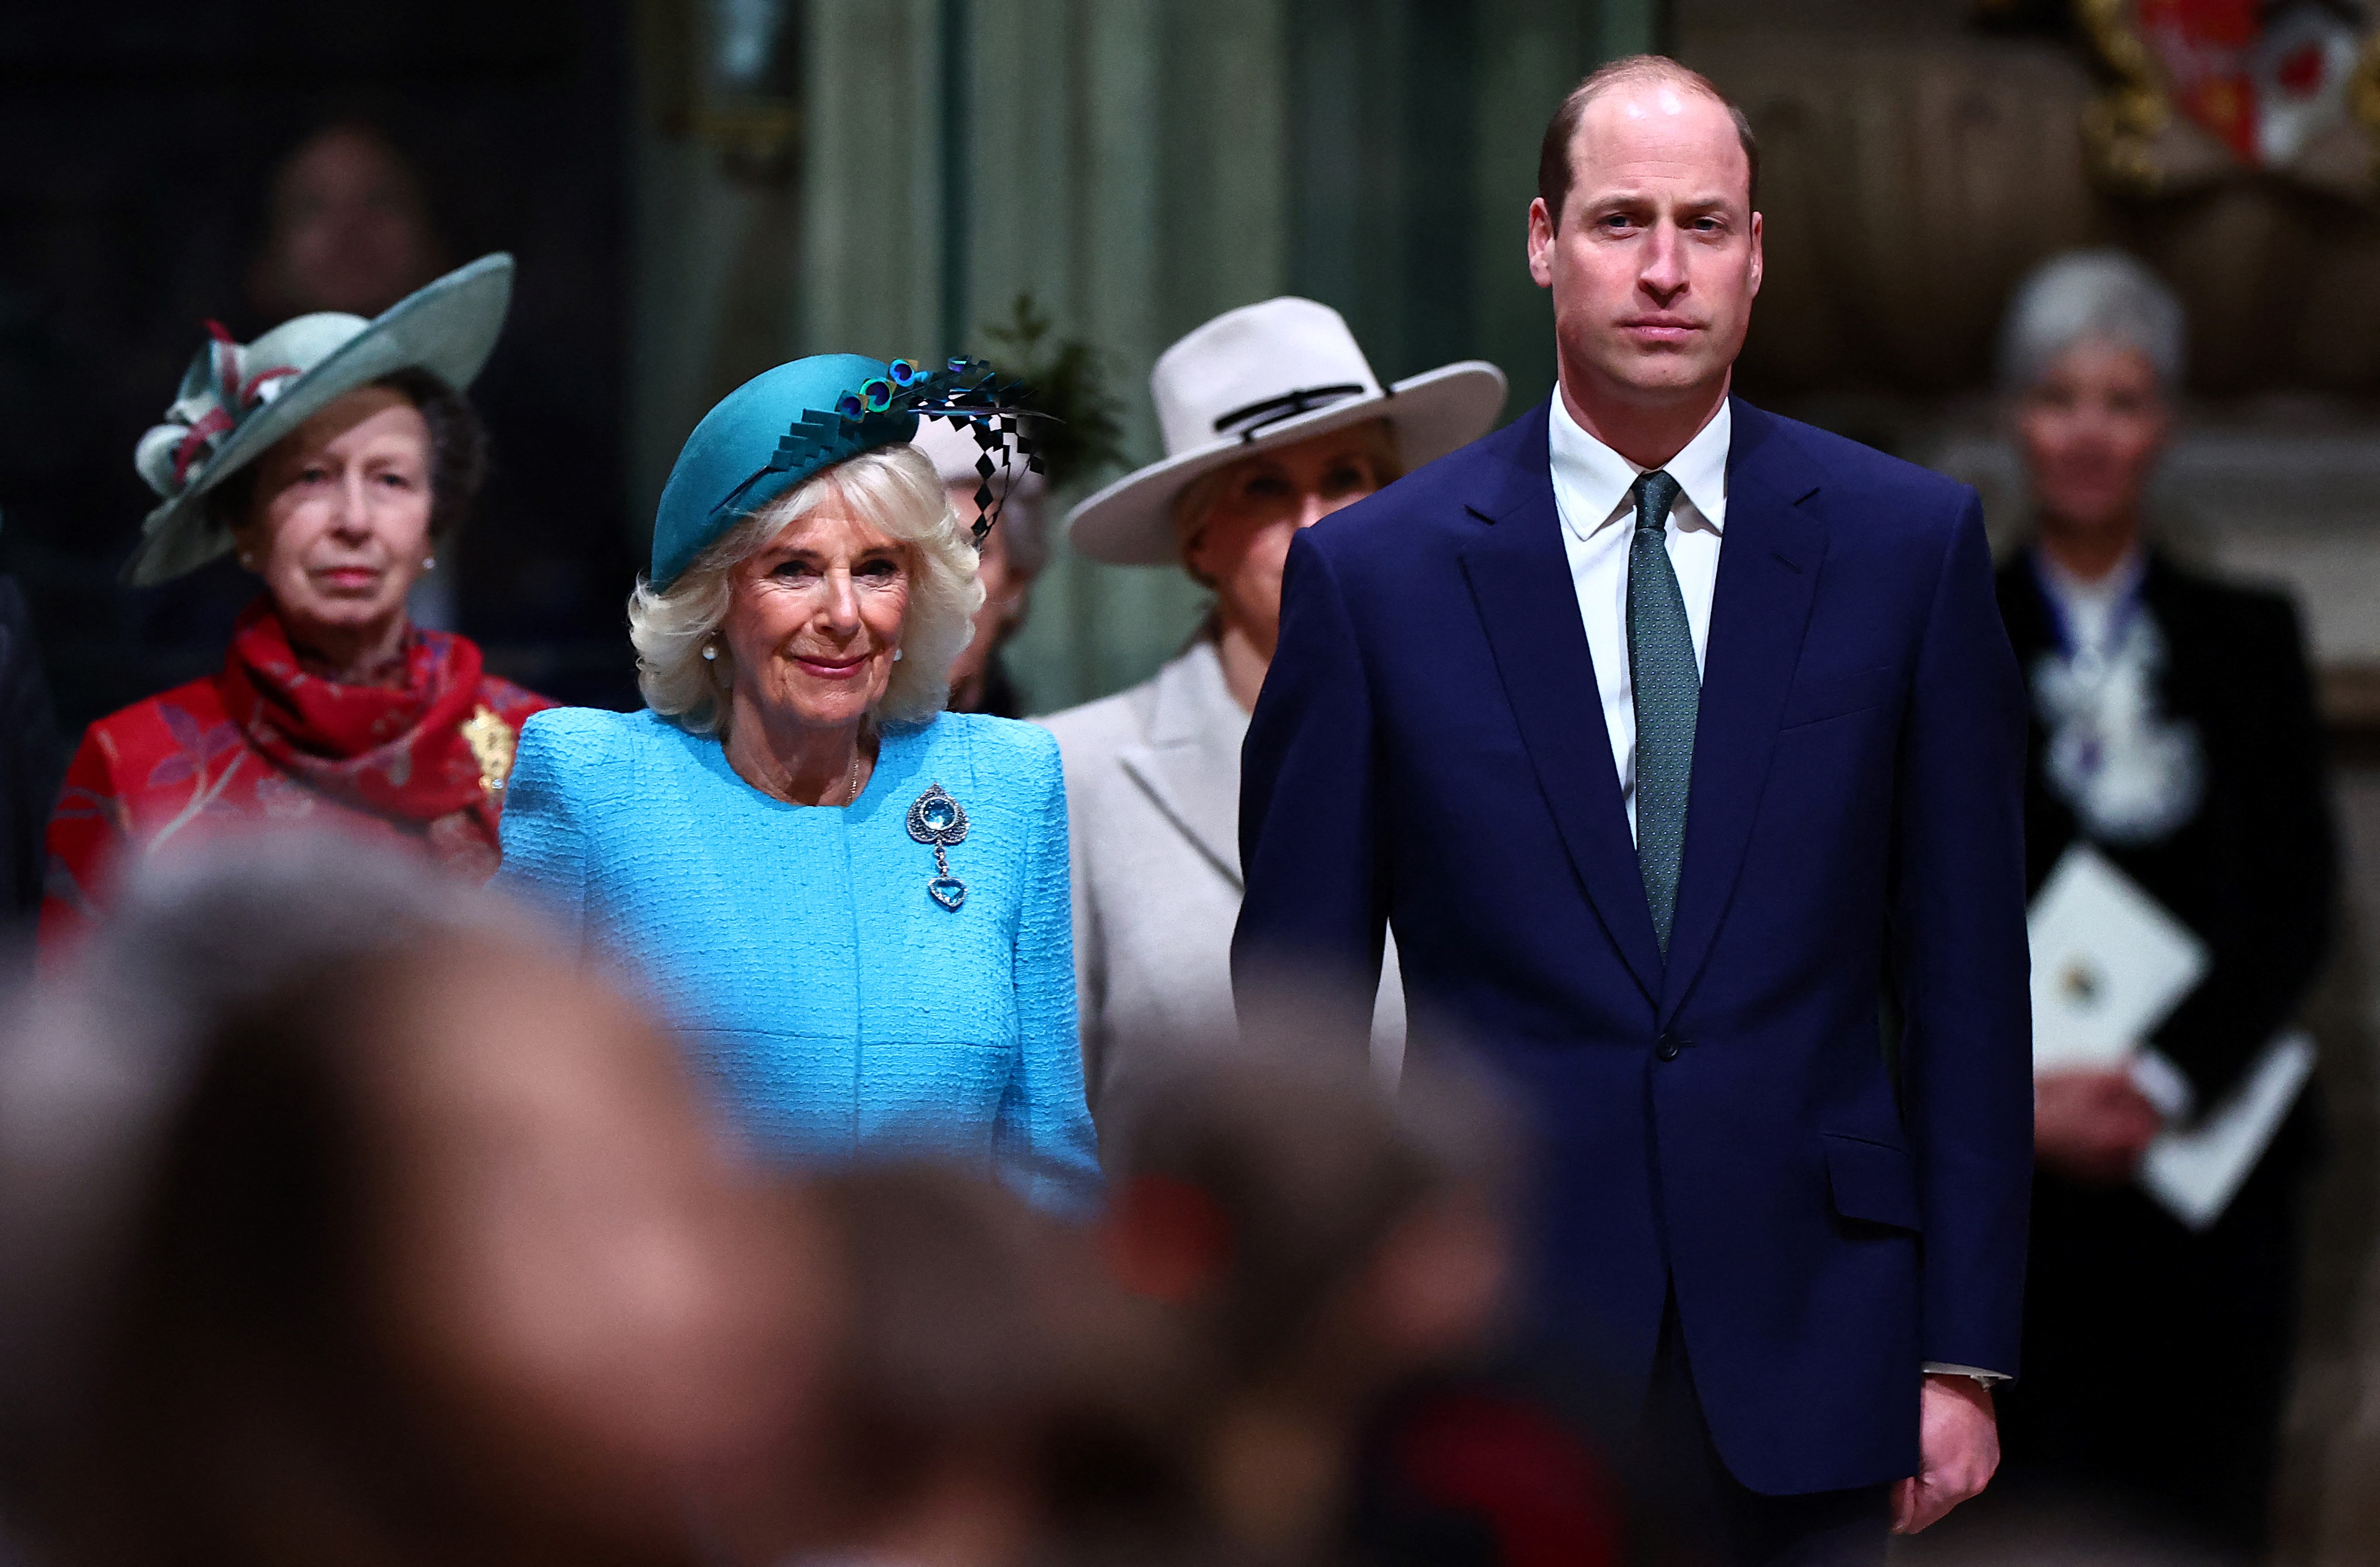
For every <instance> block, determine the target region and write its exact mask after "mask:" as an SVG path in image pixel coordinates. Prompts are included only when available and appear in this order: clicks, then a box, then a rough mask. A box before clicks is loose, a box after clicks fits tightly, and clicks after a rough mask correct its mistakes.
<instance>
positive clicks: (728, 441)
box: [650, 354, 1041, 589]
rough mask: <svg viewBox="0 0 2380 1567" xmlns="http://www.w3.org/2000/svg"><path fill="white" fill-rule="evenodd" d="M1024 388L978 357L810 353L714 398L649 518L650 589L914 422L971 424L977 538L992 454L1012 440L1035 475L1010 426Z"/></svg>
mask: <svg viewBox="0 0 2380 1567" xmlns="http://www.w3.org/2000/svg"><path fill="white" fill-rule="evenodd" d="M1021 390H1022V389H1021V388H1019V387H1018V386H1017V385H1016V384H1015V383H1013V382H1011V383H1002V382H1001V381H999V379H998V378H997V377H996V376H995V375H994V373H993V371H992V370H991V367H990V365H987V364H985V363H984V362H983V361H981V360H979V359H953V360H951V361H950V363H949V366H948V368H946V369H943V370H922V369H920V368H918V367H917V365H916V364H914V363H913V362H911V361H910V360H907V359H894V360H893V361H892V363H890V364H886V363H885V362H883V361H882V360H880V359H871V358H868V357H867V356H865V355H862V354H814V355H812V356H810V357H809V358H806V359H795V360H794V361H793V362H792V363H791V364H783V365H779V366H778V367H777V368H776V369H774V370H763V371H761V372H760V373H759V375H756V376H754V377H753V378H752V379H751V380H749V381H747V382H746V383H744V384H743V385H741V386H739V387H737V388H736V389H735V391H733V392H730V393H729V394H727V395H726V396H724V397H722V398H721V399H720V402H719V406H718V407H714V408H712V409H711V410H710V412H709V413H707V414H705V415H703V416H702V422H701V423H700V424H698V425H696V426H695V427H694V433H693V434H691V435H689V436H687V437H686V445H685V446H684V448H682V449H681V450H680V451H679V453H678V455H677V464H676V466H675V467H674V468H671V469H670V476H669V482H668V483H667V484H665V485H663V486H662V504H661V510H660V512H659V514H658V515H657V516H655V517H654V519H653V564H652V575H651V577H650V582H651V584H652V586H653V587H655V588H657V589H667V588H668V587H669V586H670V584H671V583H673V582H674V581H676V580H677V578H678V576H679V574H680V573H682V572H684V571H685V570H686V567H688V566H690V565H693V564H694V563H695V561H696V560H697V558H698V557H699V556H700V555H701V553H702V552H703V551H705V550H707V549H709V548H710V546H711V545H712V544H714V543H716V542H718V541H719V539H720V538H721V536H722V535H723V534H725V533H726V532H727V530H728V529H729V528H733V527H735V525H736V524H737V523H738V522H741V521H742V520H743V519H744V518H746V517H747V516H751V515H752V514H753V513H755V512H757V511H759V510H761V509H762V508H764V507H766V506H767V505H768V504H770V503H771V501H774V500H776V499H777V498H778V497H779V496H781V495H783V494H784V493H785V492H787V491H789V490H791V489H793V488H794V486H795V485H797V484H799V483H801V482H802V481H803V480H807V479H809V478H812V477H814V476H816V475H817V474H819V473H821V472H823V471H824V470H825V469H827V468H832V467H833V466H834V465H835V464H836V463H839V462H843V461H844V460H845V459H846V458H850V457H856V456H859V454H860V453H862V452H869V451H873V450H875V449H876V448H877V447H879V446H890V445H894V444H896V443H901V442H905V441H907V440H909V439H910V438H911V437H912V436H914V435H916V434H917V420H918V419H920V418H921V417H923V418H929V419H944V420H946V421H948V422H949V423H951V424H953V425H958V426H964V427H966V428H968V429H969V430H971V431H972V432H973V433H974V435H975V437H976V440H977V443H978V444H979V445H981V446H982V447H983V449H984V456H982V457H981V458H980V459H979V460H978V461H977V465H976V468H977V472H978V473H979V474H980V475H981V476H982V477H983V479H984V480H985V485H984V487H983V488H982V489H980V490H978V492H977V507H978V511H979V514H981V515H978V516H977V521H976V526H975V534H976V539H977V541H978V542H980V541H982V538H983V535H984V534H985V533H986V532H988V531H990V528H991V523H992V521H993V520H994V519H996V517H997V515H998V507H997V504H996V499H995V497H994V496H993V495H992V494H991V492H990V479H991V476H992V474H993V473H994V472H995V471H996V468H995V465H994V463H993V460H992V459H993V457H994V456H995V455H997V456H999V457H1000V459H1001V462H1002V464H1003V465H1004V464H1005V463H1006V461H1007V454H1008V452H1009V451H1010V450H1011V447H1012V445H1021V448H1022V455H1023V456H1024V458H1025V462H1026V468H1028V469H1029V470H1030V471H1032V472H1036V473H1038V472H1039V471H1040V470H1041V463H1040V459H1039V458H1038V457H1037V456H1034V455H1033V452H1032V443H1031V442H1030V440H1029V438H1025V437H1023V435H1022V431H1020V430H1019V428H1018V421H1019V419H1020V418H1025V417H1031V416H1029V415H1026V412H1025V410H1023V409H1021V408H1019V407H1016V406H1015V401H1016V398H1017V396H1018V395H1019V394H1020V392H1021ZM987 508H988V510H987Z"/></svg>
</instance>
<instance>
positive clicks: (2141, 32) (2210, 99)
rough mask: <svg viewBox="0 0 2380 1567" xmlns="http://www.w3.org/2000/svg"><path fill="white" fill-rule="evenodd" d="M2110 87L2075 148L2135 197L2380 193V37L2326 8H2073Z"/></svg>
mask: <svg viewBox="0 0 2380 1567" xmlns="http://www.w3.org/2000/svg"><path fill="white" fill-rule="evenodd" d="M2074 18H2075V21H2076V23H2077V24H2078V27H2079V30H2081V32H2082V34H2083V37H2084V38H2085V39H2086V40H2087V41H2088V43H2089V45H2090V47H2091V49H2092V51H2093V53H2094V54H2095V55H2097V57H2098V61H2099V64H2100V65H2101V66H2102V67H2104V68H2105V69H2106V71H2107V73H2108V75H2109V76H2111V77H2112V78H2113V81H2112V83H2111V84H2110V85H2109V86H2108V87H2107V90H2106V91H2103V92H2101V93H2100V94H2099V96H2098V97H2096V98H2095V99H2094V100H2093V101H2092V102H2091V103H2090V104H2089V105H2088V106H2086V107H2085V108H2084V110H2083V146H2084V149H2085V152H2086V153H2087V154H2088V156H2089V158H2090V160H2091V163H2092V165H2093V168H2094V170H2095V172H2096V173H2097V174H2098V176H2100V177H2101V178H2102V179H2104V180H2106V181H2107V183H2109V184H2111V185H2114V186H2116V187H2118V188H2122V189H2125V190H2129V191H2131V192H2133V193H2134V194H2138V195H2146V196H2155V195H2164V194H2168V193H2171V192H2174V191H2179V190H2184V189H2190V188H2203V187H2205V186H2208V185H2213V184H2216V183H2218V182H2220V181H2223V180H2227V179H2231V178H2236V177H2238V176H2241V175H2243V174H2264V175H2272V176H2279V177H2281V178H2283V179H2286V180H2289V182H2291V183H2293V184H2297V185H2301V186H2305V187H2310V188H2313V189H2317V190H2321V191H2325V192H2326V193H2328V194H2331V195H2334V196H2343V197H2347V198H2350V199H2351V200H2371V199H2373V198H2374V197H2375V196H2380V30H2375V28H2374V24H2373V22H2372V21H2371V20H2370V19H2368V18H2365V17H2364V16H2362V14H2361V13H2359V12H2357V11H2356V10H2354V9H2353V8H2351V7H2350V6H2343V5H2338V4H2336V3H2332V0H2282V3H2280V4H2273V5H2264V6H2242V5H2240V3H2239V0H2074Z"/></svg>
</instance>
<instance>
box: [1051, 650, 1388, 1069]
mask: <svg viewBox="0 0 2380 1567" xmlns="http://www.w3.org/2000/svg"><path fill="white" fill-rule="evenodd" d="M1037 722H1038V723H1041V724H1043V725H1044V726H1046V727H1047V728H1048V729H1049V730H1050V732H1051V733H1052V734H1054V735H1057V736H1058V749H1059V752H1060V754H1061V755H1062V758H1063V759H1064V762H1065V771H1066V809H1067V814H1068V817H1069V819H1070V821H1071V824H1072V832H1073V839H1074V872H1075V975H1076V978H1077V981H1078V984H1079V987H1080V989H1079V996H1080V1001H1081V1010H1082V1029H1083V1078H1084V1082H1085V1083H1086V1084H1087V1086H1088V1087H1089V1090H1090V1096H1091V1104H1092V1107H1093V1108H1094V1109H1097V1108H1098V1107H1099V1100H1100V1098H1101V1096H1102V1095H1103V1094H1104V1093H1105V1092H1106V1091H1107V1090H1108V1089H1109V1088H1111V1087H1112V1086H1113V1085H1114V1083H1115V1082H1116V1080H1117V1079H1118V1077H1119V1075H1128V1074H1129V1073H1130V1072H1131V1070H1132V1065H1133V1060H1134V1054H1135V1048H1138V1049H1140V1050H1144V1051H1145V1050H1147V1049H1149V1048H1152V1047H1157V1046H1163V1045H1167V1044H1196V1042H1197V1041H1199V1040H1202V1039H1228V1038H1230V1037H1232V1035H1233V1033H1234V1032H1235V1024H1234V1021H1233V1007H1232V929H1233V926H1234V925H1236V924H1237V923H1238V921H1239V917H1240V892H1241V881H1240V847H1239V817H1240V742H1241V741H1242V740H1243V739H1245V737H1246V735H1247V730H1248V715H1247V714H1246V713H1245V712H1243V711H1240V706H1239V704H1238V703H1237V702H1235V701H1233V699H1232V694H1231V691H1230V689H1229V688H1228V687H1227V686H1225V685H1224V684H1223V667H1222V662H1221V661H1220V659H1219V658H1218V657H1217V656H1216V653H1215V646H1214V644H1213V643H1212V642H1210V641H1207V640H1204V639H1201V640H1200V641H1198V642H1196V644H1194V645H1193V646H1192V647H1191V648H1190V649H1189V650H1188V651H1186V652H1184V653H1183V654H1181V655H1180V656H1179V657H1177V658H1175V659H1174V660H1173V662H1171V663H1169V664H1167V665H1166V666H1165V667H1164V668H1163V669H1161V670H1160V671H1158V672H1157V674H1155V675H1154V676H1152V677H1151V678H1149V679H1148V680H1147V681H1145V682H1143V683H1142V684H1140V685H1138V686H1134V687H1133V688H1132V689H1130V690H1128V691H1123V692H1119V693H1117V694H1116V695H1115V696H1112V697H1109V698H1104V699H1103V700H1100V701H1096V702H1091V703H1087V704H1086V705H1085V706H1082V707H1079V708H1072V709H1069V710H1068V711H1064V712H1062V713H1058V714H1055V715H1054V716H1052V717H1050V718H1045V719H1040V720H1038V721H1037ZM1404 1036H1405V1018H1404V990H1403V985H1402V983H1401V981H1400V979H1399V978H1398V974H1397V965H1396V951H1395V947H1394V945H1393V943H1392V944H1391V945H1390V950H1389V954H1388V959H1387V963H1386V965H1385V970H1384V978H1383V980H1382V983H1381V987H1380V994H1379V999H1378V1005H1377V1010H1376V1013H1375V1015H1374V1020H1373V1039H1372V1050H1373V1057H1374V1059H1375V1060H1376V1061H1378V1062H1379V1063H1381V1064H1382V1066H1383V1069H1384V1070H1386V1071H1390V1072H1393V1071H1394V1070H1395V1066H1396V1063H1397V1061H1398V1059H1399V1057H1400V1056H1401V1055H1402V1054H1403V1046H1404Z"/></svg>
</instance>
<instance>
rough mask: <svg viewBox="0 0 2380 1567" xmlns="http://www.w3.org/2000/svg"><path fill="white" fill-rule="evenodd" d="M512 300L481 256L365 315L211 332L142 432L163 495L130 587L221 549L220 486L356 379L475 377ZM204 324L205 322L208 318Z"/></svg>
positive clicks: (322, 315) (320, 315) (494, 262)
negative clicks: (250, 336)
mask: <svg viewBox="0 0 2380 1567" xmlns="http://www.w3.org/2000/svg"><path fill="white" fill-rule="evenodd" d="M512 298H513V259H512V258H511V257H510V256H508V255H504V254H503V253H502V252H499V253H497V254H495V255H492V256H482V257H480V259H479V260H478V261H473V262H472V263H471V264H470V265H468V266H467V267H463V268H460V269H458V270H456V271H455V272H450V273H447V274H446V275H445V276H443V277H442V278H440V279H438V280H437V281H436V282H435V283H431V284H430V285H427V286H426V287H423V288H420V289H418V290H416V291H415V292H414V293H411V294H408V295H407V296H406V297H405V298H402V299H399V300H398V301H397V302H396V303H395V304H394V305H391V306H390V307H389V308H388V309H387V310H383V311H382V312H381V313H380V314H379V315H378V316H376V317H374V318H373V319H371V320H370V321H366V320H365V319H364V318H363V317H361V316H352V315H347V314H345V313H344V312H341V311H337V310H323V311H320V312H317V313H316V314H313V315H305V316H298V317H297V318H295V319H294V320H291V321H285V322H282V323H281V324H280V325H279V326H276V327H274V328H273V330H272V331H270V332H268V333H265V334H263V335H262V336H261V337H259V338H258V339H257V340H256V341H255V342H253V343H235V342H233V341H232V340H231V337H230V335H229V334H227V333H225V332H223V330H222V329H221V328H219V327H216V328H213V330H214V332H215V334H216V336H215V339H214V341H212V342H211V343H209V344H208V345H207V346H205V347H203V348H201V349H200V350H199V354H198V358H195V359H193V360H191V361H190V368H189V371H188V373H187V374H186V375H184V376H183V377H182V386H181V390H180V392H179V393H177V394H176V396H175V399H174V405H173V407H170V408H168V409H166V410H165V422H164V423H163V424H159V425H156V426H153V427H152V428H151V430H150V431H149V432H148V433H147V434H146V435H143V436H142V437H141V438H140V448H139V449H138V451H137V452H136V453H135V454H134V456H133V463H134V466H136V467H137V468H140V477H141V478H142V479H144V480H148V483H149V487H150V488H151V489H152V490H154V491H155V492H157V493H158V494H159V495H161V496H163V497H164V500H163V501H162V502H161V504H159V505H158V507H157V509H156V510H154V511H152V512H151V513H150V514H149V517H148V520H147V521H146V522H144V523H142V524H141V528H140V548H139V549H138V550H136V551H134V552H133V554H132V559H131V561H130V562H129V563H128V564H127V565H126V566H125V568H124V579H125V580H126V581H127V582H128V583H130V584H132V585H133V586H134V587H136V588H147V587H153V586H154V585H156V584H157V583H160V582H169V581H171V580H173V579H174V578H175V577H180V576H182V575H183V574H184V573H186V572H192V571H196V570H197V569H198V568H199V567H200V566H202V565H206V564H207V563H208V562H209V561H211V560H213V559H214V558H215V557H216V556H217V555H220V554H222V553H225V551H227V550H229V549H230V548H231V545H232V541H231V535H230V533H229V532H228V531H227V530H226V529H225V528H223V527H222V526H221V525H220V524H218V523H217V522H215V521H214V520H212V518H210V517H209V516H207V505H206V497H207V494H208V492H211V491H212V490H213V489H214V488H215V487H216V486H217V485H219V484H221V483H223V482H224V480H227V479H229V478H230V477H231V476H232V475H233V474H235V473H237V472H238V471H239V470H240V469H241V468H246V467H247V466H248V465H249V463H251V462H254V461H255V460H256V459H257V458H258V457H260V456H263V455H264V454H265V452H267V451H268V450H270V449H271V448H272V446H273V443H274V442H276V441H278V440H280V439H281V438H282V437H283V436H285V435H287V434H288V433H289V432H290V431H293V430H296V429H297V427H298V426H299V425H301V424H303V423H305V422H306V421H307V420H308V419H311V418H313V417H314V416H315V415H316V414H318V413H321V412H322V410H323V409H324V408H326V407H329V406H330V405H331V404H333V403H334V402H336V401H337V400H338V399H339V398H341V397H344V396H346V395H347V394H348V393H350V392H353V391H356V390H357V389H358V388H359V387H365V386H369V385H370V384H371V383H373V382H376V381H379V380H382V379H383V378H384V377H387V376H390V375H394V374H395V373H396V372H397V371H399V370H422V371H425V372H426V373H428V374H430V375H432V376H435V377H437V378H438V379H439V380H440V381H442V382H443V383H446V384H447V385H448V386H450V387H452V388H454V389H455V391H457V392H460V391H462V390H464V389H465V388H466V387H468V386H469V385H470V384H471V383H472V382H473V381H474V380H475V379H477V378H478V376H479V373H480V368H481V367H482V366H484V365H485V364H486V363H487V362H488V356H489V354H490V353H492V351H494V348H495V346H496V337H497V334H500V333H501V332H503V330H504V312H505V311H506V310H508V309H509V308H510V307H511V305H512ZM210 325H212V323H210Z"/></svg>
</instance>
